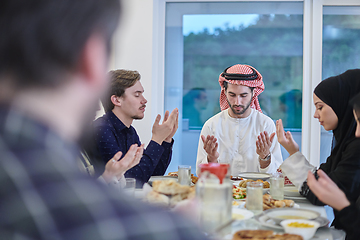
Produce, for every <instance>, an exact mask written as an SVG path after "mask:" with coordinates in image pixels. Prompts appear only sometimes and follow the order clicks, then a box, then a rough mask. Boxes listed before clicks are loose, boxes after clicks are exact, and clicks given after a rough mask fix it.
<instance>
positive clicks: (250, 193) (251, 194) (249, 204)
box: [246, 181, 263, 214]
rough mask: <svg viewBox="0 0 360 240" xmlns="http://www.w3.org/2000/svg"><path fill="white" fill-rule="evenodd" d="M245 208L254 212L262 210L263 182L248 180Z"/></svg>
mask: <svg viewBox="0 0 360 240" xmlns="http://www.w3.org/2000/svg"><path fill="white" fill-rule="evenodd" d="M246 208H247V209H248V210H250V211H252V212H253V213H254V214H258V213H261V212H262V211H263V183H262V182H255V181H254V182H248V183H247V184H246Z"/></svg>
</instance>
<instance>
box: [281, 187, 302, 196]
mask: <svg viewBox="0 0 360 240" xmlns="http://www.w3.org/2000/svg"><path fill="white" fill-rule="evenodd" d="M284 197H302V196H301V195H300V193H299V190H298V189H297V188H296V187H295V186H293V185H292V186H291V185H289V186H287V185H285V186H284Z"/></svg>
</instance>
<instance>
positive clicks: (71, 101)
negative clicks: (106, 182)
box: [0, 0, 203, 240]
mask: <svg viewBox="0 0 360 240" xmlns="http://www.w3.org/2000/svg"><path fill="white" fill-rule="evenodd" d="M119 9H120V6H119V1H118V0H106V1H104V0H76V1H73V0H62V1H56V0H47V1H46V0H3V1H2V2H1V8H0V33H1V38H0V90H1V93H0V96H1V99H0V101H1V106H0V212H1V214H0V238H1V239H46V240H49V239H166V238H167V237H170V236H171V237H172V238H176V239H202V238H203V237H202V235H201V234H200V233H199V232H198V231H197V230H196V229H194V228H193V227H192V226H191V223H187V222H185V221H183V220H182V219H179V218H177V217H175V216H173V215H170V214H169V213H167V212H163V211H160V210H159V209H155V208H149V207H148V206H146V205H144V204H142V205H140V204H137V203H136V201H134V200H133V199H131V200H128V199H126V198H125V197H123V196H119V194H114V193H111V192H108V191H106V188H104V187H103V186H102V185H101V184H100V183H97V182H96V181H95V180H93V179H91V178H90V177H89V176H87V175H85V174H81V173H79V171H78V168H77V165H76V158H77V156H78V154H79V150H78V148H77V146H76V144H75V142H76V141H77V139H78V137H79V135H80V133H81V129H82V126H84V125H85V123H84V121H85V120H86V119H88V114H89V113H90V114H91V112H92V107H93V106H95V105H96V101H97V99H98V97H99V96H100V94H101V93H102V91H103V90H104V89H105V88H106V83H107V80H106V77H105V76H106V72H107V62H108V55H109V50H110V39H111V36H112V34H113V32H114V30H115V28H116V26H117V23H118V18H119ZM154 219H157V220H158V221H157V222H156V223H154ZM162 220H163V221H165V222H161V221H162Z"/></svg>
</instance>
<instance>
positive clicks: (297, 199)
mask: <svg viewBox="0 0 360 240" xmlns="http://www.w3.org/2000/svg"><path fill="white" fill-rule="evenodd" d="M300 196H301V195H300ZM284 198H286V199H291V200H294V201H307V199H306V197H302V196H301V197H291V196H284Z"/></svg>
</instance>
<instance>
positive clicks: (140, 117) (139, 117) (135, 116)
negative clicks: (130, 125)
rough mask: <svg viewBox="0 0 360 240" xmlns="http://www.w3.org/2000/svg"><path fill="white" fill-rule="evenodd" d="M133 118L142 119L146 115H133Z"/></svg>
mask: <svg viewBox="0 0 360 240" xmlns="http://www.w3.org/2000/svg"><path fill="white" fill-rule="evenodd" d="M131 118H132V119H134V120H140V119H143V118H144V117H143V116H138V115H134V116H132V117H131Z"/></svg>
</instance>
